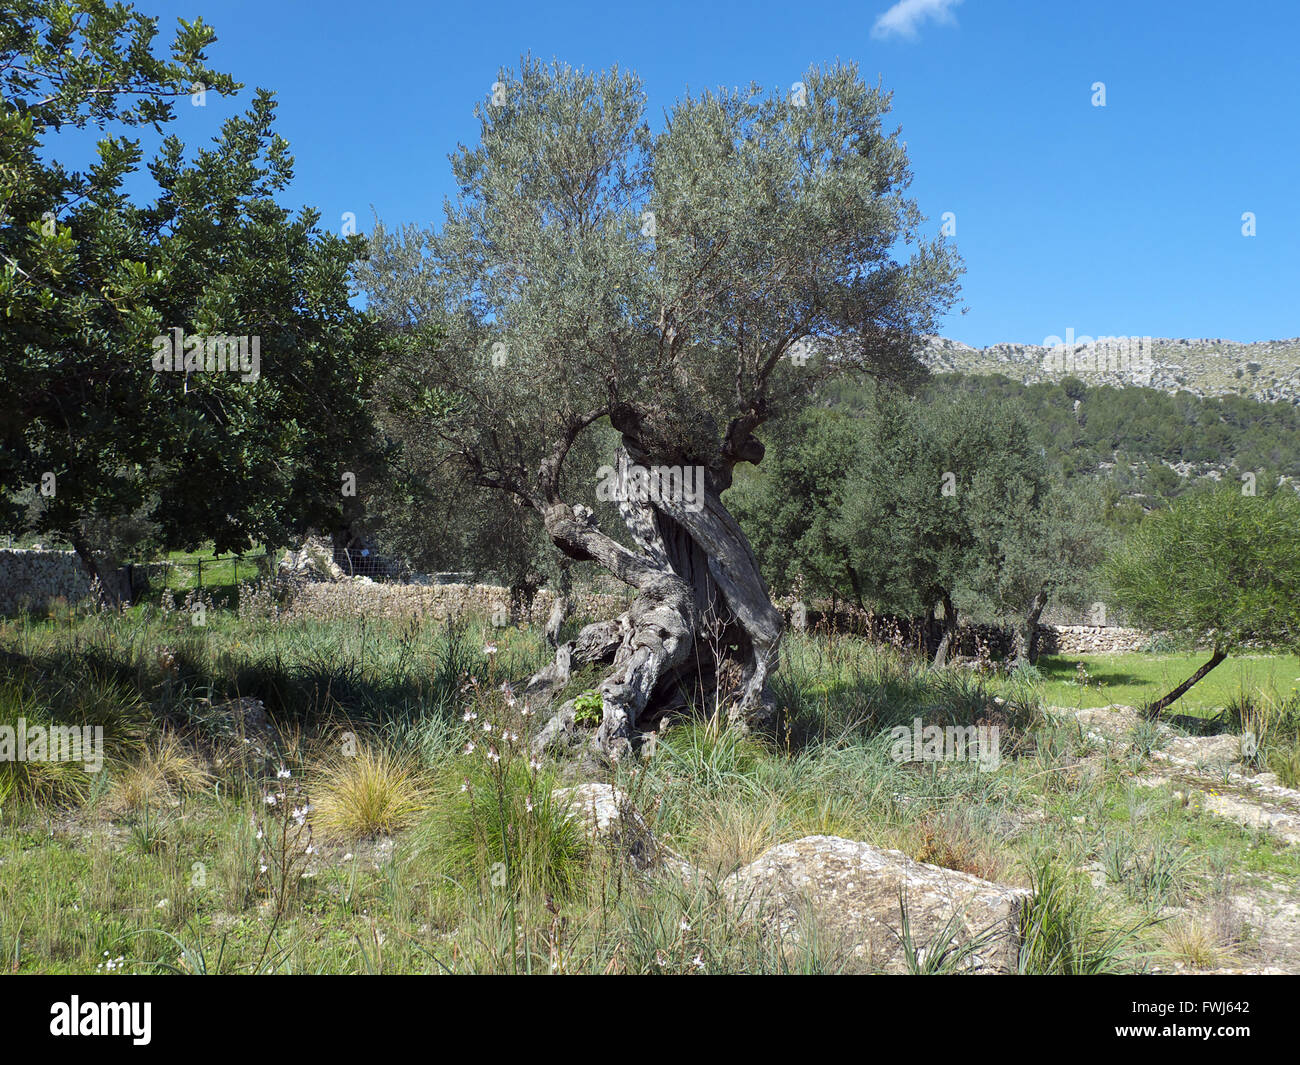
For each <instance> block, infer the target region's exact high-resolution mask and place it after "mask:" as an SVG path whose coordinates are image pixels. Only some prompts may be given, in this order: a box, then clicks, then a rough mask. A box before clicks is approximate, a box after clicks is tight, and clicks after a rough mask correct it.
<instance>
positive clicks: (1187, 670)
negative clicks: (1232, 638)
mask: <svg viewBox="0 0 1300 1065" xmlns="http://www.w3.org/2000/svg"><path fill="white" fill-rule="evenodd" d="M1208 658H1209V652H1204V653H1200V652H1198V653H1196V654H1167V655H1154V654H1122V655H1050V656H1048V655H1044V656H1043V657H1042V658H1041V659H1039V662H1038V668H1039V670H1040V671H1041V672H1042V674H1043V677H1044V680H1045V681H1046V683H1045V685H1044V699H1045V701H1046V702H1048V703H1051V704H1053V705H1056V706H1076V707H1077V706H1105V705H1107V704H1109V703H1122V704H1124V705H1126V706H1137V705H1138V704H1139V703H1141V702H1142V701H1143V700H1150V699H1155V698H1158V697H1159V696H1161V695H1164V694H1165V693H1166V692H1168V691H1169V690H1170V689H1172V688H1174V687H1175V686H1176V685H1178V684H1179V683H1181V682H1182V681H1184V680H1186V679H1187V678H1188V677H1190V676H1191V675H1192V674H1193V673H1195V672H1196V670H1197V669H1198V668H1199V667H1200V666H1201V665H1203V664H1204V663H1205V661H1206V659H1208ZM1080 662H1082V663H1083V667H1084V669H1085V670H1087V672H1088V683H1087V686H1086V687H1083V686H1080V684H1079V683H1078V679H1077V668H1078V665H1079V663H1080ZM1297 688H1300V657H1297V656H1295V655H1242V656H1240V657H1235V658H1229V659H1228V660H1227V661H1226V662H1223V663H1221V664H1220V665H1219V666H1218V667H1217V668H1216V669H1215V670H1213V672H1211V673H1210V675H1209V676H1207V677H1205V678H1204V679H1203V680H1202V681H1201V682H1200V683H1198V684H1197V685H1195V686H1194V687H1193V688H1192V690H1191V691H1189V692H1188V693H1187V694H1186V695H1184V696H1183V697H1182V698H1181V699H1179V700H1178V702H1176V703H1174V704H1173V705H1172V706H1171V707H1170V712H1173V713H1182V714H1196V715H1201V716H1203V715H1205V714H1207V713H1212V712H1217V711H1219V710H1221V709H1222V708H1223V707H1224V706H1225V705H1226V704H1227V703H1228V701H1229V700H1231V699H1233V698H1236V697H1238V696H1240V695H1242V694H1243V693H1245V694H1251V693H1257V695H1259V696H1267V697H1271V698H1274V699H1280V698H1284V697H1285V696H1287V695H1288V694H1289V693H1291V692H1292V691H1294V690H1296V689H1297Z"/></svg>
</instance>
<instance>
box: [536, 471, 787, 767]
mask: <svg viewBox="0 0 1300 1065" xmlns="http://www.w3.org/2000/svg"><path fill="white" fill-rule="evenodd" d="M632 457H633V458H634V460H635V461H636V462H638V463H639V464H642V465H649V462H648V460H646V459H645V458H644V456H641V455H638V454H636V453H633V456H632ZM701 504H702V505H701V506H700V507H699V509H688V508H687V507H686V506H685V504H684V503H683V502H682V501H681V500H674V499H662V500H653V501H650V502H646V503H641V502H634V501H633V502H622V503H620V504H619V507H620V510H621V512H622V517H623V521H624V524H625V525H626V526H627V528H628V530H629V532H630V533H631V534H632V538H633V540H634V542H635V543H636V547H637V549H636V550H635V551H634V550H631V549H628V548H625V547H623V546H622V545H620V544H618V543H617V542H616V541H615V540H613V539H612V538H611V537H609V536H607V535H606V534H605V533H603V532H601V531H600V530H599V529H597V528H596V526H595V524H594V523H593V522H592V521H591V520H590V514H589V512H587V511H585V509H584V508H582V507H576V508H566V507H564V506H563V505H552V506H551V507H549V508H547V511H546V513H545V514H544V516H543V521H544V523H545V526H546V530H547V533H548V534H549V535H550V536H551V539H552V541H553V542H554V543H555V544H556V545H557V546H558V547H559V548H560V550H562V551H563V552H564V553H565V554H567V555H568V556H569V557H570V558H574V559H579V560H584V559H591V560H594V561H596V562H599V563H601V564H602V565H604V566H605V567H606V568H607V569H609V570H610V572H612V573H613V574H614V575H615V576H617V577H618V578H619V579H620V580H622V581H624V583H626V584H629V585H630V586H631V587H633V588H634V589H636V591H637V593H638V594H637V597H636V599H635V600H634V601H633V603H632V605H631V606H630V607H629V608H628V610H627V611H625V612H624V613H623V614H621V615H620V616H619V617H618V618H616V619H614V620H613V621H607V622H597V623H595V624H593V625H588V626H586V627H585V628H584V629H583V630H582V632H581V633H579V635H578V637H577V639H575V640H570V641H568V642H566V643H564V644H561V645H560V646H559V647H558V648H557V650H556V657H555V661H554V662H552V663H551V664H550V665H549V666H547V667H546V668H545V669H544V670H542V671H541V672H540V673H538V674H536V675H535V676H534V677H533V678H531V679H530V681H529V682H528V685H527V688H526V695H527V696H528V697H529V698H530V699H531V700H532V701H533V702H534V703H538V702H550V701H551V700H552V699H553V697H554V696H555V695H556V694H557V693H558V692H559V691H560V690H561V689H562V688H563V687H564V686H565V685H566V684H567V683H568V681H569V679H570V677H571V676H572V674H573V672H574V671H575V669H577V668H581V667H582V666H586V665H590V664H593V663H600V664H603V665H608V666H609V667H610V669H609V672H608V673H607V674H606V676H605V678H604V680H603V681H602V682H601V684H600V685H599V689H598V690H599V693H600V697H601V704H602V716H601V724H600V726H599V728H598V729H597V730H596V733H595V736H594V737H592V740H591V742H592V745H593V746H594V747H595V748H597V749H598V750H599V751H600V752H601V753H602V754H604V755H605V756H606V757H608V758H609V759H610V760H614V761H616V760H618V759H620V758H622V757H624V756H625V755H626V754H627V753H629V752H630V751H631V750H632V749H633V747H634V746H635V745H636V744H637V743H639V741H640V737H641V736H642V735H643V734H644V733H645V732H646V731H648V730H650V729H652V728H653V727H654V726H655V724H656V723H657V722H658V721H659V720H661V719H662V717H663V716H664V715H665V714H668V713H671V712H674V711H678V710H682V709H686V708H694V709H697V710H702V711H705V712H707V713H709V714H714V715H721V716H725V717H726V718H727V720H728V721H730V722H732V723H735V724H737V725H739V726H740V727H744V728H750V727H761V726H764V725H766V724H768V723H769V722H770V719H771V717H772V713H773V707H772V704H771V700H770V697H769V695H768V691H767V678H768V674H769V671H770V669H771V667H772V664H773V662H774V661H775V658H776V654H777V649H778V647H779V644H780V638H781V628H782V618H781V615H780V612H779V611H778V610H777V609H776V608H775V607H774V606H773V605H772V603H771V600H770V598H769V597H768V592H767V587H766V585H765V584H764V582H763V579H762V576H761V574H760V573H759V569H758V563H757V561H756V560H755V558H754V553H753V550H752V549H751V548H750V545H749V541H748V540H747V539H746V538H745V535H744V533H743V532H742V531H741V529H740V526H739V525H738V524H737V523H736V521H735V519H734V518H733V517H732V515H731V514H730V513H729V512H728V511H727V509H726V507H725V506H724V505H723V504H722V500H721V498H720V494H719V492H718V490H717V488H716V487H715V485H714V484H713V483H712V481H711V480H706V484H705V488H704V492H703V498H702V500H701ZM581 742H582V737H581V735H580V734H579V730H578V728H577V726H576V722H575V720H574V712H573V699H568V700H566V701H565V703H564V704H563V705H561V706H560V707H558V708H556V709H555V710H554V712H553V713H552V715H551V717H550V719H549V720H548V721H547V722H546V724H545V725H544V726H543V728H542V729H541V731H540V733H539V734H538V736H537V737H536V740H535V744H536V746H537V747H538V748H539V749H546V748H555V747H561V746H576V745H578V744H580V743H581Z"/></svg>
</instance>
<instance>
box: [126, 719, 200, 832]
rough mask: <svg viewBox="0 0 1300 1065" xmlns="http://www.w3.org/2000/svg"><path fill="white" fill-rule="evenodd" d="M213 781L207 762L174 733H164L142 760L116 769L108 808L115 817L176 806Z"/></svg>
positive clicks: (143, 755) (139, 759)
mask: <svg viewBox="0 0 1300 1065" xmlns="http://www.w3.org/2000/svg"><path fill="white" fill-rule="evenodd" d="M211 782H212V774H211V772H209V770H208V767H207V766H206V765H205V764H204V762H203V761H202V760H201V759H200V758H198V757H197V756H196V755H194V754H193V753H192V752H191V751H190V750H189V749H188V748H187V747H186V746H185V744H184V743H182V742H181V740H180V739H179V738H178V737H177V736H176V735H175V734H174V733H171V732H164V733H162V734H161V735H160V736H159V737H158V739H157V740H155V741H154V742H153V743H152V744H150V745H149V746H148V747H146V748H145V750H144V751H143V753H142V754H141V755H140V756H139V757H138V758H136V759H134V760H133V761H130V762H126V763H123V764H122V765H121V766H119V767H118V768H117V769H116V770H115V772H114V774H113V782H112V785H111V786H110V788H109V791H108V795H107V797H106V799H105V805H106V807H107V809H108V810H109V812H110V813H114V814H136V813H139V812H140V811H142V810H144V809H145V808H146V807H155V808H157V807H162V806H173V805H175V804H176V803H177V802H179V801H180V798H181V796H182V795H185V794H192V793H195V792H199V791H202V790H204V789H205V788H206V787H208V786H209V785H210V784H211Z"/></svg>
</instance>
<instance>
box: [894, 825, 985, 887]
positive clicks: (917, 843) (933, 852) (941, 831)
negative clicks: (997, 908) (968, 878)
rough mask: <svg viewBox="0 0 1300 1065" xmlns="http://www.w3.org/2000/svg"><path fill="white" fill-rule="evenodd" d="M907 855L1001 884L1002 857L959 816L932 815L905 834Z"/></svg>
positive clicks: (904, 849) (904, 847) (904, 848)
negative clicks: (998, 881)
mask: <svg viewBox="0 0 1300 1065" xmlns="http://www.w3.org/2000/svg"><path fill="white" fill-rule="evenodd" d="M902 849H903V851H904V853H906V854H907V855H908V856H909V857H910V858H913V859H915V860H916V861H918V862H925V863H927V864H929V865H937V866H940V867H942V868H944V869H956V870H957V871H958V872H961V873H970V874H971V875H972V876H978V877H980V878H982V879H984V880H1001V879H1003V876H1004V874H1005V873H1006V871H1007V870H1006V862H1005V861H1004V860H1003V859H1002V856H1001V855H1000V854H998V853H997V852H996V851H994V850H993V849H992V848H990V847H988V846H987V845H986V844H985V843H984V842H983V839H982V838H981V836H980V834H979V833H978V832H977V830H976V829H975V827H974V826H973V825H972V824H971V822H970V821H969V820H968V819H967V818H965V817H963V816H961V815H959V814H951V813H950V814H931V815H927V816H926V817H924V818H922V819H921V820H920V821H918V822H917V823H916V824H915V825H914V826H912V828H911V830H910V831H909V832H908V833H907V834H906V837H905V840H904V843H903V847H902Z"/></svg>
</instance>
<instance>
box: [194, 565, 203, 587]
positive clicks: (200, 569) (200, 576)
mask: <svg viewBox="0 0 1300 1065" xmlns="http://www.w3.org/2000/svg"><path fill="white" fill-rule="evenodd" d="M196 565H197V566H198V574H197V576H196V579H197V581H198V585H199V591H200V592H201V591H203V559H199V560H198V562H197V563H196Z"/></svg>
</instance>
